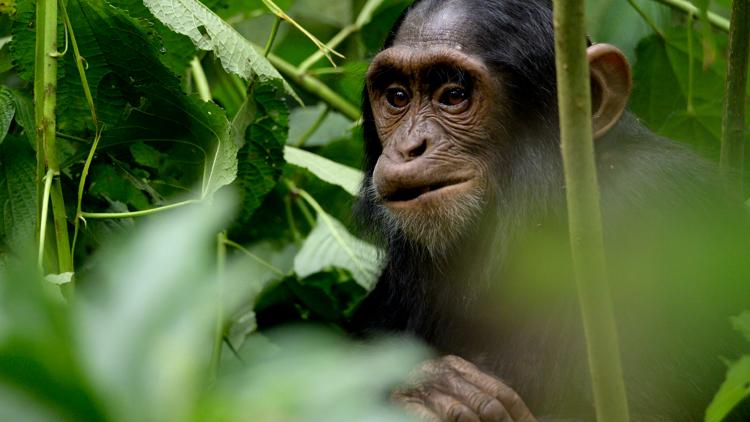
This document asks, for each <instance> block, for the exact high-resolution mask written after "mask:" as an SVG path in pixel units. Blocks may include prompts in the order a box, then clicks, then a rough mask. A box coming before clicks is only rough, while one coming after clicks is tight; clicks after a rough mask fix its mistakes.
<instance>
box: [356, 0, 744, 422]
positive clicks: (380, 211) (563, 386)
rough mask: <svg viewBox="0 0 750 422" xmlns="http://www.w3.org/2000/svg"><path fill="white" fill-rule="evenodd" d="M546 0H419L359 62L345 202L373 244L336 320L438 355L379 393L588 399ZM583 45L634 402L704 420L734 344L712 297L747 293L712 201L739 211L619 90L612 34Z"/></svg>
mask: <svg viewBox="0 0 750 422" xmlns="http://www.w3.org/2000/svg"><path fill="white" fill-rule="evenodd" d="M550 3H551V2H550V1H548V0H418V1H416V2H415V3H414V4H413V5H412V6H411V7H410V8H408V10H407V11H406V12H405V13H404V15H403V16H402V17H401V19H400V20H399V21H398V22H397V23H396V25H395V27H394V28H393V30H392V32H391V35H390V37H389V39H388V40H387V41H386V45H385V48H384V50H383V51H382V52H380V53H379V54H378V55H377V56H376V57H375V58H374V60H373V62H372V65H371V67H370V69H369V71H368V74H367V79H366V87H365V93H364V106H363V113H364V119H363V122H364V123H363V125H364V136H365V163H364V167H365V180H364V183H363V187H362V190H361V195H360V199H359V202H358V204H357V206H356V210H355V211H356V214H357V215H358V218H359V219H360V221H362V222H363V224H364V225H365V226H366V228H367V229H369V230H370V231H371V232H372V234H373V235H374V237H375V238H376V239H377V240H378V241H380V242H381V243H382V244H383V245H384V246H385V248H386V250H387V256H386V258H385V261H384V263H383V272H382V275H381V277H380V279H379V281H378V283H377V286H376V287H375V289H374V290H373V291H372V292H371V294H370V295H369V296H368V297H367V298H366V299H365V300H364V302H363V304H362V305H361V307H360V309H359V311H358V313H357V315H355V318H354V321H353V326H354V329H355V330H357V331H358V332H360V333H365V334H371V333H383V332H385V333H389V332H390V333H406V334H408V335H413V336H416V337H418V338H421V339H423V340H425V341H426V342H427V343H428V344H430V345H432V346H433V347H434V348H435V349H436V350H438V351H439V352H440V353H442V354H443V355H444V357H443V358H440V359H436V360H434V361H430V362H427V363H425V365H424V366H423V367H422V368H421V370H420V371H418V373H419V374H421V377H418V378H417V379H418V381H415V382H414V384H413V385H410V386H406V387H403V388H400V389H399V390H397V391H396V392H395V393H394V394H393V397H394V398H395V399H396V401H398V402H399V403H400V404H402V405H403V406H405V407H406V408H408V409H411V410H412V411H414V412H415V413H417V414H419V415H421V416H423V417H426V418H432V419H437V420H461V421H478V420H481V421H515V422H522V421H534V420H558V421H561V420H576V421H578V420H585V421H588V420H593V419H594V417H595V416H594V410H593V402H592V392H591V384H590V381H589V375H588V369H587V360H586V347H585V339H584V335H583V329H582V325H581V320H580V315H579V308H578V304H577V295H576V290H575V284H574V282H573V281H572V280H573V277H572V275H571V272H572V271H571V268H570V264H569V261H570V257H569V246H568V245H569V240H568V238H567V228H566V220H567V217H566V206H565V184H564V180H563V172H562V160H561V157H560V149H559V134H558V133H559V128H558V119H557V91H556V83H555V62H554V34H553V27H552V8H551V4H550ZM581 42H587V41H586V40H581ZM588 60H589V64H590V69H591V87H592V104H593V110H594V113H593V116H592V119H593V127H594V135H595V148H596V160H597V166H598V173H599V174H598V177H599V184H600V186H601V204H602V209H603V215H604V223H605V243H606V253H607V259H608V265H609V266H608V269H609V272H610V274H609V275H610V279H611V280H610V282H611V284H612V291H613V301H614V307H615V313H616V319H617V327H618V330H617V331H618V335H619V339H620V348H621V354H622V364H623V371H624V376H625V382H626V389H627V394H628V400H629V408H630V413H631V420H633V421H694V420H702V418H703V414H704V411H705V409H706V406H707V405H708V403H709V402H710V400H711V398H712V396H713V394H714V393H715V392H716V390H717V389H718V386H719V384H720V382H721V381H722V379H723V377H724V373H725V368H726V367H725V365H724V363H723V362H722V361H721V360H720V357H726V358H733V357H735V356H736V355H737V354H738V352H740V351H741V350H742V349H741V347H742V346H741V343H740V346H735V345H734V342H735V340H738V341H741V339H740V335H739V334H737V333H734V332H732V329H731V324H730V322H729V317H730V316H731V315H735V314H737V313H739V312H740V311H741V310H742V309H743V308H744V309H748V308H750V289H748V286H750V283H749V282H748V281H746V280H744V279H743V277H745V276H747V274H748V273H747V272H746V271H745V270H746V267H745V266H743V263H745V262H748V261H750V260H748V259H747V255H746V251H747V248H745V249H741V247H744V246H745V245H744V243H739V244H738V243H732V242H733V240H732V239H735V238H736V237H740V238H741V237H742V236H746V234H747V231H744V227H745V226H744V224H743V225H742V226H741V227H740V226H739V225H735V223H729V221H740V220H739V219H742V218H743V214H742V213H743V212H744V211H741V210H740V211H739V212H738V213H737V218H738V219H737V220H731V219H732V218H734V217H735V215H734V214H733V211H734V210H729V209H730V208H731V207H727V210H726V212H724V207H723V206H720V204H724V203H725V202H726V201H724V198H723V196H724V195H723V192H722V189H721V183H720V182H719V178H718V176H717V175H716V174H715V173H716V172H715V171H714V168H713V167H714V166H713V164H711V163H709V162H708V161H705V160H704V159H703V158H700V157H698V156H697V155H696V154H694V153H693V152H691V151H689V150H688V148H687V147H685V146H683V145H681V144H678V143H676V142H674V141H671V140H668V139H664V138H661V137H658V136H656V135H654V134H653V133H651V132H650V131H648V130H647V129H646V128H644V127H643V126H642V125H641V124H640V123H639V122H638V120H637V119H636V118H635V117H634V116H632V115H631V114H630V113H629V112H628V111H627V110H626V106H627V102H628V98H629V94H630V90H631V76H630V69H629V65H628V63H627V60H626V58H625V57H624V55H623V54H622V53H621V52H620V51H619V50H617V49H616V48H615V47H613V46H611V45H606V44H594V45H591V46H590V47H589V49H588ZM738 208H739V207H738ZM743 223H744V222H743ZM737 233H742V236H735V237H733V236H732V235H734V234H737ZM745 239H747V237H745ZM717 257H721V258H725V259H724V260H723V261H722V260H719V259H715V258H717ZM501 380H502V381H501Z"/></svg>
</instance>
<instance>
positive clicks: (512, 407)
mask: <svg viewBox="0 0 750 422" xmlns="http://www.w3.org/2000/svg"><path fill="white" fill-rule="evenodd" d="M443 361H444V362H446V363H447V364H448V365H450V366H451V367H452V368H453V369H455V370H456V371H458V372H459V373H460V374H461V375H462V376H463V377H464V378H466V379H467V380H468V381H469V382H471V383H472V384H474V385H476V386H477V387H479V388H480V389H482V390H484V391H485V392H487V393H488V394H491V395H492V396H494V397H497V398H498V400H500V402H501V403H502V404H503V407H504V408H505V410H507V412H508V413H509V414H510V416H511V417H512V418H513V420H514V421H515V422H536V418H535V417H534V415H533V414H532V413H531V411H530V410H529V408H528V407H526V403H524V402H523V400H522V399H521V397H520V396H519V395H518V393H516V392H515V391H514V390H513V389H512V388H510V387H508V386H507V385H505V384H504V383H503V382H502V381H500V380H498V379H497V378H495V377H493V376H490V375H487V374H485V373H484V372H482V371H481V370H480V369H479V368H477V367H476V366H474V365H473V364H472V363H470V362H468V361H466V360H464V359H461V358H459V357H457V356H446V357H444V358H443Z"/></svg>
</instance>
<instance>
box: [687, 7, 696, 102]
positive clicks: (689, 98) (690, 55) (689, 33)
mask: <svg viewBox="0 0 750 422" xmlns="http://www.w3.org/2000/svg"><path fill="white" fill-rule="evenodd" d="M693 24H694V23H693V15H692V13H691V14H690V20H689V22H688V24H687V43H688V47H687V48H688V89H687V114H688V116H695V107H694V106H693V84H694V81H695V66H694V65H693V62H694V61H695V57H694V55H693V38H694V35H693Z"/></svg>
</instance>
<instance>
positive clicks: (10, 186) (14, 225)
mask: <svg viewBox="0 0 750 422" xmlns="http://www.w3.org/2000/svg"><path fill="white" fill-rule="evenodd" d="M35 177H36V157H35V154H34V151H33V150H32V149H31V147H30V146H29V144H28V142H26V139H24V138H22V137H20V136H17V135H15V136H14V135H8V136H7V139H6V141H5V142H4V143H3V144H2V145H1V146H0V216H2V220H0V224H2V230H0V235H2V237H3V238H4V239H3V243H5V244H7V245H8V246H9V247H10V248H11V249H12V250H14V251H16V252H26V251H27V249H28V248H30V247H32V245H33V241H34V239H35V238H36V236H35V230H36V221H37V217H36V185H35V184H34V178H35Z"/></svg>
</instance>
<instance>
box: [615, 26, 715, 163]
mask: <svg viewBox="0 0 750 422" xmlns="http://www.w3.org/2000/svg"><path fill="white" fill-rule="evenodd" d="M686 31H687V29H686V28H684V27H683V28H669V29H667V30H666V31H665V34H666V38H662V37H660V36H657V35H653V36H651V37H648V38H645V39H644V40H642V41H641V43H640V44H639V45H638V49H637V51H636V55H637V58H638V59H637V62H636V65H635V67H634V69H633V74H634V83H635V87H634V90H633V96H632V99H631V102H630V104H631V107H632V109H633V111H635V113H636V114H637V115H638V116H639V117H640V118H641V119H643V120H644V122H645V123H646V125H647V126H649V127H650V128H651V129H652V130H654V131H655V132H657V133H659V134H660V135H664V136H667V137H670V138H673V139H677V140H680V141H684V142H688V143H690V144H691V145H693V146H694V147H696V148H698V150H700V151H702V152H704V153H706V154H708V155H715V154H717V153H718V150H719V146H720V143H721V141H720V134H721V110H722V96H721V95H717V94H716V93H720V92H722V91H723V87H724V74H725V66H726V62H725V61H724V60H723V59H717V60H716V61H715V63H713V64H712V65H711V66H710V67H709V68H708V69H706V70H702V69H701V66H700V58H701V56H702V51H701V48H700V46H698V45H694V46H693V51H692V55H693V58H694V59H693V63H692V66H693V69H694V80H693V91H692V100H693V106H694V109H693V110H692V112H691V111H688V97H689V96H690V80H689V75H688V69H689V56H688V42H687V33H686ZM718 40H721V41H722V42H724V41H725V38H719V36H718V34H717V41H718ZM696 44H697V43H696Z"/></svg>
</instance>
